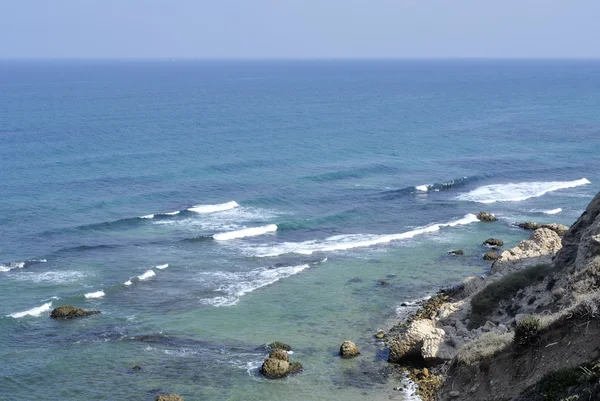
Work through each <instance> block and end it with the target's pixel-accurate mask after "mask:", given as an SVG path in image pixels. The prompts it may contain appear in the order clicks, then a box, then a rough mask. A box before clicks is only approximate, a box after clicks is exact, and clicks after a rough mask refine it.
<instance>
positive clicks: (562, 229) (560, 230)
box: [517, 221, 569, 237]
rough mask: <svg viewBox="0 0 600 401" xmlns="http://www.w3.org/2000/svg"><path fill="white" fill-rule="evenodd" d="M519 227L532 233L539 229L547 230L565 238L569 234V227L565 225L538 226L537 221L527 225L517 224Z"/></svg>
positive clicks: (526, 223)
mask: <svg viewBox="0 0 600 401" xmlns="http://www.w3.org/2000/svg"><path fill="white" fill-rule="evenodd" d="M517 226H519V227H521V228H524V229H525V230H532V231H535V230H537V229H538V228H547V229H548V230H552V231H554V232H555V233H556V234H558V235H559V236H560V237H562V236H564V235H565V234H566V233H567V231H569V227H567V226H565V225H564V224H556V223H552V224H538V223H536V222H535V221H527V222H525V223H519V224H517Z"/></svg>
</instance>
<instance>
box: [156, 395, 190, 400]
mask: <svg viewBox="0 0 600 401" xmlns="http://www.w3.org/2000/svg"><path fill="white" fill-rule="evenodd" d="M156 401H184V400H183V397H182V396H180V395H177V394H167V395H159V396H158V397H156Z"/></svg>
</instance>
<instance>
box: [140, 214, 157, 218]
mask: <svg viewBox="0 0 600 401" xmlns="http://www.w3.org/2000/svg"><path fill="white" fill-rule="evenodd" d="M153 218H154V215H153V214H147V215H145V216H140V219H153Z"/></svg>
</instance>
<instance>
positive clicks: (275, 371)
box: [259, 344, 303, 379]
mask: <svg viewBox="0 0 600 401" xmlns="http://www.w3.org/2000/svg"><path fill="white" fill-rule="evenodd" d="M282 345H286V344H282ZM288 347H289V345H288ZM302 369H303V368H302V364H300V363H299V362H292V361H290V359H289V355H288V353H287V352H286V351H284V350H283V349H280V348H276V349H274V350H273V351H271V352H270V353H269V356H268V357H267V359H265V360H264V362H263V364H262V367H261V368H260V370H259V373H260V374H262V375H263V376H265V377H267V378H269V379H279V378H282V377H285V376H287V375H291V374H295V373H300V372H301V371H302Z"/></svg>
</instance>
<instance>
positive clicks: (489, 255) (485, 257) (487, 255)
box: [483, 251, 500, 260]
mask: <svg viewBox="0 0 600 401" xmlns="http://www.w3.org/2000/svg"><path fill="white" fill-rule="evenodd" d="M498 258H500V255H498V254H497V253H496V252H492V251H489V252H486V253H485V255H483V260H497V259H498Z"/></svg>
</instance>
